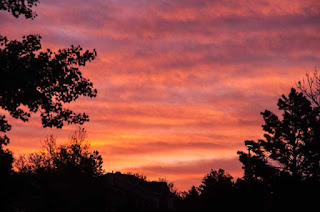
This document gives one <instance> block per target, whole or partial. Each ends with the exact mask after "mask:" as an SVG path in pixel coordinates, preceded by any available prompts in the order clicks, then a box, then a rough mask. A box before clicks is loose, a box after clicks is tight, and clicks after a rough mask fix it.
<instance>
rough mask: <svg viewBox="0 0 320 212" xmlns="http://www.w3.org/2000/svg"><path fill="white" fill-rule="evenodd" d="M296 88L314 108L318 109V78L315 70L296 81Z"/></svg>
mask: <svg viewBox="0 0 320 212" xmlns="http://www.w3.org/2000/svg"><path fill="white" fill-rule="evenodd" d="M297 87H298V89H299V90H300V92H302V93H303V94H304V95H305V96H306V97H307V98H308V99H309V100H310V101H311V103H312V104H313V105H314V106H315V107H320V76H319V73H318V71H317V69H316V70H315V71H314V72H313V74H310V73H306V76H305V78H303V79H302V80H301V81H298V83H297Z"/></svg>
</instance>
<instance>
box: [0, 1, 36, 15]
mask: <svg viewBox="0 0 320 212" xmlns="http://www.w3.org/2000/svg"><path fill="white" fill-rule="evenodd" d="M37 3H39V0H0V10H5V11H8V12H11V14H12V15H13V16H14V17H16V18H18V17H19V16H20V15H24V16H25V18H27V19H28V18H32V19H33V18H35V17H36V16H37V14H36V13H35V12H34V11H32V7H34V6H37Z"/></svg>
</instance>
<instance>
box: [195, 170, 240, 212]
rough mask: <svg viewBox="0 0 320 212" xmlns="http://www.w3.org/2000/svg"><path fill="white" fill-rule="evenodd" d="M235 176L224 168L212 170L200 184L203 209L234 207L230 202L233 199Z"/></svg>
mask: <svg viewBox="0 0 320 212" xmlns="http://www.w3.org/2000/svg"><path fill="white" fill-rule="evenodd" d="M232 179H233V177H232V176H231V175H230V174H228V173H226V172H225V171H224V170H223V169H219V170H218V171H216V170H211V172H210V173H209V174H207V175H206V176H205V177H204V178H203V179H202V183H201V185H200V186H199V190H200V201H201V210H202V211H207V210H208V209H225V210H226V209H230V210H231V209H232V207H233V205H230V204H228V202H229V201H231V200H232V199H233V196H234V187H233V181H232Z"/></svg>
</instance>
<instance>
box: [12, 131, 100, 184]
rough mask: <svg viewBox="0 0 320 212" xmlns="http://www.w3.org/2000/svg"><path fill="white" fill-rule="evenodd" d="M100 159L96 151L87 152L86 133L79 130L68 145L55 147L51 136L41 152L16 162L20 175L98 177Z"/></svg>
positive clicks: (54, 140) (55, 144) (54, 141)
mask: <svg viewBox="0 0 320 212" xmlns="http://www.w3.org/2000/svg"><path fill="white" fill-rule="evenodd" d="M102 163H103V161H102V157H101V155H100V154H99V152H98V151H93V152H90V151H89V144H88V142H87V141H86V131H85V130H84V129H83V128H79V130H78V131H76V132H74V134H73V135H72V136H71V139H70V142H69V143H68V144H62V145H57V143H56V139H55V138H54V137H53V136H50V137H49V138H47V139H46V140H45V142H44V145H43V150H42V151H41V152H39V153H32V154H30V155H29V157H27V158H25V157H22V158H20V159H19V160H17V162H16V168H17V169H18V171H19V172H20V173H23V172H32V173H41V172H53V173H56V174H59V175H61V174H63V175H68V174H70V175H85V176H88V177H93V178H94V177H98V176H101V175H102V174H103V169H102Z"/></svg>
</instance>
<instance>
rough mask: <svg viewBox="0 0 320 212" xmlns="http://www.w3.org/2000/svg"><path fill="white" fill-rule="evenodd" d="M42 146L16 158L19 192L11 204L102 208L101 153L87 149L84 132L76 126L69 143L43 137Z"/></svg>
mask: <svg viewBox="0 0 320 212" xmlns="http://www.w3.org/2000/svg"><path fill="white" fill-rule="evenodd" d="M43 147H44V148H43V150H42V151H40V152H36V153H33V154H30V155H29V156H27V157H23V158H20V159H19V160H17V161H16V168H17V169H18V173H19V175H18V180H17V183H18V184H20V187H19V188H18V189H17V190H18V191H17V193H19V194H20V195H19V196H18V197H17V198H16V200H15V205H16V207H17V208H18V209H20V210H23V211H105V210H104V209H105V208H104V201H103V199H104V198H105V195H106V194H105V190H104V189H103V186H102V184H99V182H100V180H99V179H100V178H99V177H100V176H102V174H103V170H102V162H103V161H102V157H101V155H100V154H99V152H97V151H93V152H91V151H90V150H89V143H88V141H87V138H86V132H85V130H84V129H83V128H79V130H78V131H76V132H75V133H74V134H73V135H72V136H71V138H70V141H69V143H67V144H61V145H57V143H56V139H55V138H54V137H53V136H50V137H49V138H47V139H46V140H45V142H44V145H43Z"/></svg>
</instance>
